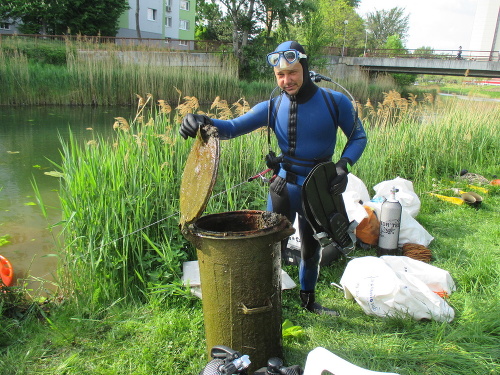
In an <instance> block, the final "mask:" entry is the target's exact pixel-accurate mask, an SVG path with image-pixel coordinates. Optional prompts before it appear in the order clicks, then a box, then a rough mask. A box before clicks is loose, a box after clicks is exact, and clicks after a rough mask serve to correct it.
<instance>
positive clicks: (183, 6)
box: [181, 0, 189, 10]
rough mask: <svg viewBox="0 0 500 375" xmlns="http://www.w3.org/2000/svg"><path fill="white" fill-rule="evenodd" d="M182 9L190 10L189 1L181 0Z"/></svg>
mask: <svg viewBox="0 0 500 375" xmlns="http://www.w3.org/2000/svg"><path fill="white" fill-rule="evenodd" d="M181 10H189V1H185V0H183V1H181Z"/></svg>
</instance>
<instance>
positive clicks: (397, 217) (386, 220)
mask: <svg viewBox="0 0 500 375" xmlns="http://www.w3.org/2000/svg"><path fill="white" fill-rule="evenodd" d="M398 191H399V190H398V189H396V188H395V187H393V188H392V189H391V195H390V197H389V199H386V200H385V201H384V203H382V209H381V212H380V236H379V239H378V249H377V256H381V255H398V254H399V251H398V241H399V229H400V228H401V211H402V206H401V204H400V203H399V202H398V200H397V199H396V193H397V192H398Z"/></svg>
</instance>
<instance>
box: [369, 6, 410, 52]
mask: <svg viewBox="0 0 500 375" xmlns="http://www.w3.org/2000/svg"><path fill="white" fill-rule="evenodd" d="M404 11H405V9H404V8H398V7H396V8H392V9H390V10H376V11H375V12H371V13H368V14H367V15H366V22H365V25H366V28H367V29H368V30H370V32H371V35H370V47H371V48H381V46H383V45H384V44H385V43H386V42H387V39H388V38H389V37H390V36H391V35H399V37H400V38H401V39H402V40H405V39H406V38H407V36H408V27H409V25H408V24H409V20H410V15H405V14H404Z"/></svg>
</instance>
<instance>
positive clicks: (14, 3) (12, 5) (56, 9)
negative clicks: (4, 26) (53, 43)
mask: <svg viewBox="0 0 500 375" xmlns="http://www.w3.org/2000/svg"><path fill="white" fill-rule="evenodd" d="M61 13H62V8H61V7H60V6H59V2H58V1H57V0H31V1H23V0H9V1H6V2H2V4H0V19H1V20H12V21H14V22H16V23H17V24H18V29H19V31H20V32H21V33H23V34H54V33H55V32H56V30H59V28H60V18H61Z"/></svg>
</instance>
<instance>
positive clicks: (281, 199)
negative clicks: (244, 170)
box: [180, 41, 367, 315]
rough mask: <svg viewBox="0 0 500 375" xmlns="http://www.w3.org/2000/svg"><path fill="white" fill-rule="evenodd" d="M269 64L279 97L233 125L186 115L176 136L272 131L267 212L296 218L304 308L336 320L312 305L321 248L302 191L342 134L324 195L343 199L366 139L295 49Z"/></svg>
mask: <svg viewBox="0 0 500 375" xmlns="http://www.w3.org/2000/svg"><path fill="white" fill-rule="evenodd" d="M267 61H268V63H269V65H271V66H272V67H273V68H274V75H275V77H276V81H277V84H278V86H279V88H280V89H281V93H280V95H279V96H277V97H274V98H272V99H271V101H266V102H262V103H259V104H257V105H256V106H254V107H253V108H252V109H251V110H250V111H249V112H247V113H246V114H244V115H242V116H240V117H238V118H236V119H233V120H217V119H210V118H208V117H207V116H204V115H193V114H188V115H186V116H185V117H184V119H183V121H182V124H181V128H180V134H181V136H182V137H183V138H185V139H187V137H188V136H189V137H195V136H196V132H197V130H198V128H199V127H200V126H201V125H203V124H212V125H214V126H215V127H217V129H218V131H219V136H220V138H221V139H230V138H234V137H238V136H240V135H243V134H246V133H249V132H251V131H253V130H256V129H258V128H260V127H263V126H269V127H270V128H271V129H272V130H273V131H274V133H275V135H276V137H277V140H278V145H279V148H280V150H281V155H280V156H279V157H275V156H274V155H268V157H266V160H267V162H268V165H270V166H273V167H274V170H275V172H276V174H277V177H276V178H275V179H274V181H273V182H272V183H271V185H270V190H269V196H268V202H267V210H268V211H274V212H277V213H280V214H282V215H284V216H286V217H287V218H288V219H289V220H290V221H291V222H293V221H294V220H295V217H296V214H298V226H299V233H300V237H301V262H300V266H299V279H300V287H301V290H300V298H301V301H302V307H304V308H305V309H307V310H308V311H312V312H316V313H320V314H321V313H322V314H329V315H338V313H337V312H335V311H334V310H331V309H328V308H325V307H323V306H321V305H320V304H318V303H317V302H316V301H315V294H314V291H315V287H316V282H317V279H318V274H319V263H320V258H321V248H320V245H319V243H318V241H317V240H316V239H315V238H314V230H313V228H312V227H311V226H310V224H309V223H308V222H307V219H306V218H305V217H304V213H303V209H302V198H301V188H302V184H303V182H304V180H305V178H306V177H307V175H308V173H309V172H310V171H311V170H312V168H313V167H314V166H315V165H317V164H318V163H322V162H326V161H330V160H331V158H332V156H333V153H334V149H335V143H336V139H337V129H338V128H340V129H341V130H342V132H343V133H344V134H345V135H346V137H347V138H348V141H347V144H346V146H345V148H344V150H343V152H342V155H341V157H340V160H338V162H337V163H336V164H335V166H336V170H337V176H336V177H335V178H334V179H333V180H332V181H331V183H330V186H326V187H325V189H328V188H329V189H330V193H331V194H341V193H343V192H344V191H345V188H346V186H347V174H348V173H349V169H350V167H351V166H352V165H353V164H354V163H355V162H356V161H357V160H358V159H359V158H360V156H361V154H362V153H363V150H364V149H365V147H366V142H367V140H366V134H365V131H364V129H363V126H362V124H361V121H360V120H359V118H358V117H357V115H356V112H355V110H354V108H353V105H352V103H351V102H350V100H349V99H348V98H347V97H346V96H345V95H344V94H341V93H339V92H336V91H333V90H329V89H325V88H320V87H318V86H317V85H316V84H315V83H314V82H313V81H312V80H311V77H310V75H309V67H308V63H307V55H306V53H305V50H304V48H303V47H302V46H301V45H300V44H299V43H297V42H294V41H288V42H284V43H282V44H280V45H279V46H278V47H277V48H276V49H275V51H273V52H271V53H269V54H268V55H267ZM268 111H270V116H268ZM268 119H269V121H268ZM268 122H269V123H268ZM284 245H286V241H285V242H284Z"/></svg>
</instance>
